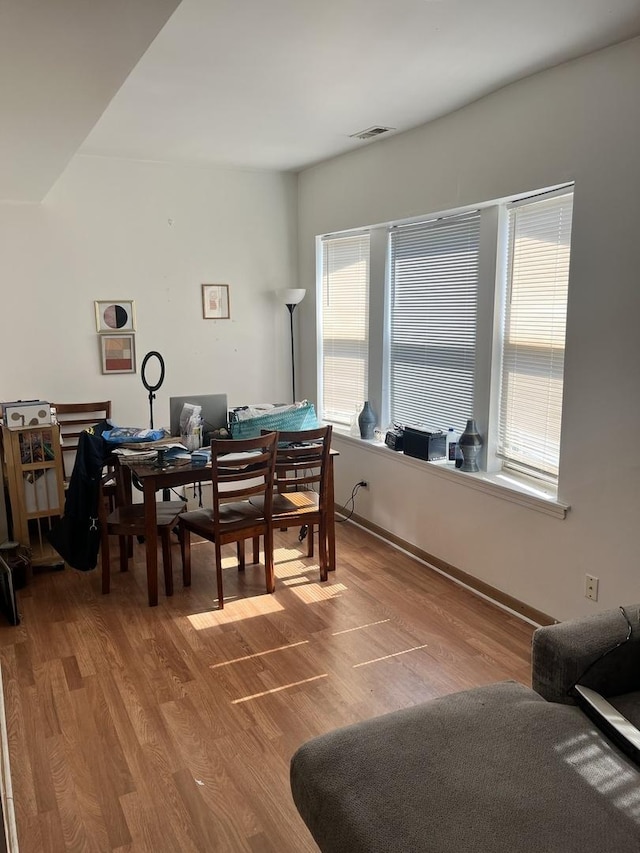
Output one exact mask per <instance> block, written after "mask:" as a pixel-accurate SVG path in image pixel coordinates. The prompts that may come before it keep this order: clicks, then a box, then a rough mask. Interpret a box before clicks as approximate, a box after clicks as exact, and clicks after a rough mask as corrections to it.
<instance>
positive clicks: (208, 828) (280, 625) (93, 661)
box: [0, 523, 533, 853]
mask: <svg viewBox="0 0 640 853" xmlns="http://www.w3.org/2000/svg"><path fill="white" fill-rule="evenodd" d="M299 544H300V543H298V541H297V537H296V531H294V530H291V531H287V532H286V533H283V532H280V533H278V534H277V535H276V549H275V562H276V578H277V582H276V592H275V594H274V595H268V594H267V593H266V592H265V584H264V567H263V566H262V565H258V566H247V568H246V571H245V572H244V573H242V574H239V573H238V572H237V569H236V568H235V556H234V550H233V549H232V548H229V549H228V550H226V551H225V566H226V568H225V570H224V585H225V608H224V610H222V611H219V610H217V608H216V595H217V591H216V579H215V571H214V569H213V547H212V546H211V544H210V543H198V542H194V547H193V579H192V586H191V587H190V588H189V589H184V588H183V587H182V583H181V579H180V568H179V566H180V557H179V550H178V548H177V545H176V544H175V543H174V546H173V547H174V567H175V581H174V586H175V593H174V595H173V596H172V597H170V598H166V597H164V596H163V595H162V594H161V595H160V603H159V605H158V607H155V608H149V607H148V606H147V593H146V574H145V565H144V548H143V546H140V545H138V544H137V543H136V545H135V548H134V551H135V553H134V558H133V560H131V561H130V571H128V572H125V573H121V572H120V571H119V570H118V568H119V567H118V566H117V548H114V549H113V550H114V559H113V566H112V591H111V593H110V595H108V596H102V595H101V592H100V577H99V574H98V572H89V573H80V572H75V571H73V570H71V569H65V570H64V571H61V572H52V573H38V574H36V575H35V576H34V578H33V580H32V582H31V583H30V585H29V586H28V587H27V588H25V589H23V590H20V591H19V593H18V596H19V608H20V612H21V614H22V617H23V621H22V623H21V625H20V626H17V627H10V626H8V625H3V626H0V662H1V663H2V667H3V676H4V693H5V705H6V714H7V724H8V737H9V750H10V756H11V766H12V771H13V789H14V796H15V805H16V820H17V825H18V837H19V840H20V849H21V851H22V853H42V851H46V853H49V851H51V853H64V851H74V853H75V851H85V850H86V851H89V853H92V852H93V851H96V853H103V851H104V853H114V851H118V853H177V851H180V853H204V851H207V853H208V851H214V850H215V851H221V853H236V851H237V853H275V851H277V853H313V851H314V850H316V849H317V848H316V847H315V845H314V843H313V841H312V839H311V837H310V836H309V834H308V832H307V830H306V828H305V827H304V825H303V823H302V821H301V819H300V818H299V816H298V814H297V811H296V810H295V807H294V806H293V802H292V800H291V794H290V790H289V761H290V758H291V755H292V754H293V752H294V751H295V749H297V747H298V746H299V745H300V744H301V743H303V742H304V741H306V740H308V739H309V738H311V737H314V736H315V735H318V734H321V733H323V732H325V731H328V730H330V729H332V728H336V727H338V726H342V725H346V724H349V723H352V722H355V721H358V720H362V719H366V718H368V717H372V716H375V715H377V714H382V713H386V712H388V711H392V710H396V709H398V708H402V707H407V706H410V705H413V704H415V703H417V702H421V701H425V700H428V699H430V698H433V697H436V696H441V695H444V694H446V693H451V692H454V691H456V690H462V689H466V688H468V687H472V686H475V685H479V684H485V683H489V682H492V681H498V680H503V679H509V678H512V679H516V680H519V681H521V682H523V683H525V684H528V683H530V682H529V666H530V642H531V634H532V630H533V629H532V627H531V625H529V624H527V623H526V622H524V621H522V620H519V619H518V618H517V617H515V616H513V615H511V614H508V613H506V612H504V611H502V610H499V609H498V608H497V607H495V606H494V605H492V604H491V603H489V602H487V601H485V600H483V599H481V598H479V597H477V596H475V595H474V594H473V593H472V592H470V591H469V590H466V589H464V588H462V587H460V586H458V585H456V584H455V583H454V582H452V581H450V580H449V579H447V578H446V577H443V576H442V575H441V574H439V573H437V572H435V571H433V570H431V569H429V568H428V567H426V566H425V565H423V564H421V563H419V562H418V561H416V560H414V559H413V558H411V557H410V556H408V555H406V554H404V553H402V552H400V551H397V550H395V549H393V548H391V547H390V546H388V545H387V544H386V543H384V542H382V541H381V540H379V539H377V538H376V537H374V536H372V535H371V534H369V533H367V532H366V531H363V530H361V529H359V528H358V527H356V526H354V525H353V524H350V523H346V524H339V525H338V530H337V554H338V569H337V571H336V573H335V574H332V575H331V576H330V579H329V581H328V582H326V583H321V582H320V580H319V571H318V564H317V562H316V561H315V560H314V559H308V558H306V557H305V556H304V554H305V553H306V551H301V550H300V547H299Z"/></svg>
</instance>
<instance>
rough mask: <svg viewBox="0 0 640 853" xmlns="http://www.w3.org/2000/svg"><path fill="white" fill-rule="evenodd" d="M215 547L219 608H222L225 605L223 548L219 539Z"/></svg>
mask: <svg viewBox="0 0 640 853" xmlns="http://www.w3.org/2000/svg"><path fill="white" fill-rule="evenodd" d="M238 544H239V543H238ZM215 549H216V577H217V580H218V609H219V610H222V609H223V607H224V591H223V589H222V549H221V548H220V543H219V542H217V541H216V542H215Z"/></svg>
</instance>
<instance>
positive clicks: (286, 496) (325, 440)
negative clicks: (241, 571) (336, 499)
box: [271, 426, 333, 581]
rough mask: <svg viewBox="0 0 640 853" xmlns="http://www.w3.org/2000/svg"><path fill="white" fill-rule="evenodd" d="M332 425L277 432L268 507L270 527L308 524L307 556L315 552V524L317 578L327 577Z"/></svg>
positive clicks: (324, 578)
mask: <svg viewBox="0 0 640 853" xmlns="http://www.w3.org/2000/svg"><path fill="white" fill-rule="evenodd" d="M331 433H332V427H331V426H324V427H319V428H317V429H306V430H296V431H294V432H282V431H281V432H279V433H278V450H277V452H276V472H275V480H274V497H273V506H272V511H271V523H272V525H273V528H274V529H276V528H278V529H281V530H287V529H288V528H289V527H304V526H305V525H307V526H308V532H307V540H308V548H307V556H309V557H313V555H314V528H315V527H317V529H318V551H319V562H320V579H321V580H323V581H326V580H327V577H328V574H327V572H328V567H329V556H328V548H329V547H330V545H331V543H329V541H328V537H329V536H330V535H331V532H330V531H331V530H332V527H331V526H330V525H329V523H328V520H329V513H331V512H333V506H331V505H330V500H329V498H330V495H329V488H328V483H329V464H330V459H329V454H330V452H331Z"/></svg>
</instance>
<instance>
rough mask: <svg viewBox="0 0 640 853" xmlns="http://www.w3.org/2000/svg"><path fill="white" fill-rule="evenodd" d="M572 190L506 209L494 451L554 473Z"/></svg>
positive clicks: (519, 464)
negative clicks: (503, 303)
mask: <svg viewBox="0 0 640 853" xmlns="http://www.w3.org/2000/svg"><path fill="white" fill-rule="evenodd" d="M572 206H573V193H564V194H562V195H559V196H554V197H551V198H545V199H541V200H538V201H529V202H528V203H519V204H517V205H513V206H512V207H511V208H510V209H509V240H508V250H507V252H508V254H507V282H506V285H507V294H506V300H505V312H504V330H503V345H502V379H501V384H500V414H499V432H498V455H499V456H501V457H502V458H503V459H504V460H505V463H506V465H507V466H508V467H514V468H516V469H518V468H519V469H522V470H524V471H526V472H529V473H533V474H536V475H538V476H541V477H546V478H549V479H552V480H555V479H557V477H558V463H559V457H560V426H561V419H562V391H563V378H564V342H565V330H566V320H567V294H568V287H569V257H570V246H571V216H572Z"/></svg>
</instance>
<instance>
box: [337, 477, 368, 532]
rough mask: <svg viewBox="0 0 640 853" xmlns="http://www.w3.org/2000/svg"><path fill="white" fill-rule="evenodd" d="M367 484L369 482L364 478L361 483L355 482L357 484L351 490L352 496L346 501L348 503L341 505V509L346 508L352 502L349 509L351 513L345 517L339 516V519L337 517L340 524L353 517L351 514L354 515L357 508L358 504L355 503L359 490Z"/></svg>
mask: <svg viewBox="0 0 640 853" xmlns="http://www.w3.org/2000/svg"><path fill="white" fill-rule="evenodd" d="M366 485H367V484H366V483H365V481H364V480H360V482H359V483H356V484H355V486H354V487H353V489H352V491H351V497H350V498H349V500H348V501H347V502H346V504H345V505H344V506H342V507H341V509H344V510H346V509H347V507H348V506H349V504H351V509H350V510H349V514H348V515H346V516H345V517H344V518H337V519H336V521H337V522H338V523H339V524H341V523H342V522H343V521H349V519H350V518H351V516H352V515H353V513H354V510H355V508H356V504H355V500H356V495H357V494H358V492H359V491H360V489H363V488H364V487H365V486H366Z"/></svg>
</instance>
